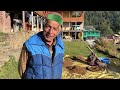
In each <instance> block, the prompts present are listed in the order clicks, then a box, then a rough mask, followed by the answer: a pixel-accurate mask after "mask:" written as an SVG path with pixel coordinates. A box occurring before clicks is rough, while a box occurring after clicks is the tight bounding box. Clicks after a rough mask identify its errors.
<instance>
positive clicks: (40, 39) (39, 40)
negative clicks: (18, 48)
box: [29, 31, 64, 48]
mask: <svg viewBox="0 0 120 90" xmlns="http://www.w3.org/2000/svg"><path fill="white" fill-rule="evenodd" d="M32 37H34V38H31V39H33V40H31V42H29V44H32V45H45V43H44V41H43V40H44V36H43V31H42V32H39V33H37V34H35V35H33V36H32ZM56 44H57V45H59V46H60V47H62V48H64V44H63V42H62V38H61V36H60V35H58V36H57V37H56Z"/></svg>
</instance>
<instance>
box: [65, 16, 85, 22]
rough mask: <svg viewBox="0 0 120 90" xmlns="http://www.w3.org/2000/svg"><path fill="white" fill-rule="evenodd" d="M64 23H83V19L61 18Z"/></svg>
mask: <svg viewBox="0 0 120 90" xmlns="http://www.w3.org/2000/svg"><path fill="white" fill-rule="evenodd" d="M63 21H64V22H84V17H70V18H69V17H68V18H63Z"/></svg>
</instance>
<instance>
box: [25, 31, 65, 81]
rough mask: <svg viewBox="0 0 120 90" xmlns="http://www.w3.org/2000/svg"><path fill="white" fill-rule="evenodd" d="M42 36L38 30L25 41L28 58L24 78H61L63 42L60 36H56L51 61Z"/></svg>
mask: <svg viewBox="0 0 120 90" xmlns="http://www.w3.org/2000/svg"><path fill="white" fill-rule="evenodd" d="M42 38H43V35H42V32H39V33H37V34H35V35H33V36H32V37H30V39H28V40H27V41H26V42H25V45H26V47H27V49H28V52H29V54H30V56H29V58H30V60H28V61H29V62H28V64H27V68H26V71H25V73H24V79H61V75H62V63H63V56H64V43H63V41H62V39H61V37H60V36H57V37H56V44H55V55H54V58H53V62H52V57H51V55H50V51H49V49H48V47H47V46H46V45H45V43H44V42H43V41H42Z"/></svg>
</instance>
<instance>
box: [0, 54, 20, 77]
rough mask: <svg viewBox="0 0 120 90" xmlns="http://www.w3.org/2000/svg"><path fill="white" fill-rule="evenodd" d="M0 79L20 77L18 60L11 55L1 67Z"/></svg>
mask: <svg viewBox="0 0 120 90" xmlns="http://www.w3.org/2000/svg"><path fill="white" fill-rule="evenodd" d="M0 79H20V77H19V74H18V62H17V61H15V57H14V56H11V57H10V60H9V61H8V62H6V63H5V65H4V66H2V67H1V68H0Z"/></svg>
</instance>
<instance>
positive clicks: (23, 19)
mask: <svg viewBox="0 0 120 90" xmlns="http://www.w3.org/2000/svg"><path fill="white" fill-rule="evenodd" d="M22 21H23V30H25V11H22Z"/></svg>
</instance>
